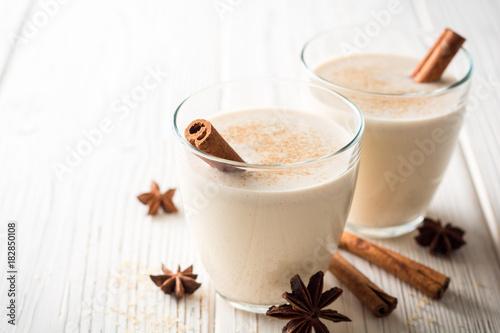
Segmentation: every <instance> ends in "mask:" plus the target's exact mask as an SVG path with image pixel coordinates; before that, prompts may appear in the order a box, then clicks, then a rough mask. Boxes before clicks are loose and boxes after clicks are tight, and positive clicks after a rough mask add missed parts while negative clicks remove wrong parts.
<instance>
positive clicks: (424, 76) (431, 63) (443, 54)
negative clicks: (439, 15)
mask: <svg viewBox="0 0 500 333" xmlns="http://www.w3.org/2000/svg"><path fill="white" fill-rule="evenodd" d="M464 42H465V38H463V37H462V36H460V35H459V34H457V33H455V32H453V31H452V30H450V29H448V28H446V29H444V31H443V32H442V33H441V35H440V36H439V38H438V39H437V40H436V42H435V43H434V45H432V47H431V48H430V49H429V51H427V54H426V55H425V57H424V58H423V59H422V60H421V61H420V63H419V64H418V65H417V67H416V68H415V69H414V70H413V72H412V73H411V75H410V77H412V78H414V79H415V82H417V83H427V82H434V81H436V80H439V79H440V78H441V75H443V72H444V70H445V69H446V67H448V64H449V63H450V62H451V60H452V59H453V57H454V56H455V54H456V53H457V52H458V50H460V47H461V46H462V44H463V43H464Z"/></svg>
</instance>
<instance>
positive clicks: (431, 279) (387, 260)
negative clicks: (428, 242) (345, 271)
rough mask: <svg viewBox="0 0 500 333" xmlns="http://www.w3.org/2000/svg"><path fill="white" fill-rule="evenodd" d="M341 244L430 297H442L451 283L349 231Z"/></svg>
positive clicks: (427, 269)
mask: <svg viewBox="0 0 500 333" xmlns="http://www.w3.org/2000/svg"><path fill="white" fill-rule="evenodd" d="M339 246H340V247H341V248H342V249H344V250H347V251H349V252H352V253H354V254H356V255H358V256H360V257H363V258H365V259H366V260H368V261H370V262H372V263H374V264H375V265H377V266H380V267H382V268H383V269H385V270H386V271H388V272H390V273H392V274H394V275H396V276H397V277H398V278H400V279H401V280H403V281H405V282H407V283H408V284H410V285H412V286H413V287H415V288H417V289H418V290H420V291H421V292H423V293H424V294H426V295H427V296H429V297H430V298H433V299H440V298H442V297H443V295H444V293H445V291H446V289H448V285H449V284H450V278H449V277H448V276H446V275H444V274H441V273H439V272H437V271H435V270H433V269H432V268H430V267H427V266H424V265H422V264H419V263H418V262H416V261H413V260H411V259H409V258H407V257H405V256H402V255H400V254H397V253H396V252H393V251H391V250H389V249H386V248H384V247H382V246H379V245H376V244H373V243H370V242H368V241H366V240H363V239H361V238H359V237H357V236H354V235H352V234H350V233H348V232H345V231H344V233H343V234H342V237H341V239H340V244H339Z"/></svg>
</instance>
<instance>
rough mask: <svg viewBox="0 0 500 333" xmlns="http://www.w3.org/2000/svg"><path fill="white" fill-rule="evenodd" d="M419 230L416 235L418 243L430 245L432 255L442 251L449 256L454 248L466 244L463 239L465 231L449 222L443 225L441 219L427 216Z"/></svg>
mask: <svg viewBox="0 0 500 333" xmlns="http://www.w3.org/2000/svg"><path fill="white" fill-rule="evenodd" d="M418 231H419V232H420V234H419V235H418V236H416V237H415V239H416V240H417V243H418V244H420V245H422V246H430V250H429V252H430V253H431V254H432V255H436V254H437V253H438V252H440V253H442V254H444V255H446V256H448V255H450V253H451V252H452V251H453V250H456V249H458V248H459V247H461V246H463V245H465V241H464V239H463V236H464V234H465V231H463V230H462V229H460V228H457V227H454V226H452V225H451V224H449V223H448V224H446V225H445V226H444V227H443V226H442V225H441V221H440V220H433V219H430V218H427V217H426V218H425V219H424V223H423V225H422V226H421V227H420V228H418Z"/></svg>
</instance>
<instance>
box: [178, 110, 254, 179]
mask: <svg viewBox="0 0 500 333" xmlns="http://www.w3.org/2000/svg"><path fill="white" fill-rule="evenodd" d="M184 137H185V138H186V140H187V141H188V142H189V143H190V144H191V145H192V146H193V147H195V148H198V149H199V150H201V151H202V152H204V153H207V154H209V155H212V156H215V157H219V158H224V159H226V160H231V161H236V162H245V161H243V159H242V158H241V157H240V155H238V153H237V152H235V151H234V149H233V148H232V147H231V146H230V145H229V143H227V141H226V140H224V138H223V137H222V136H221V135H220V134H219V132H217V130H216V129H215V127H214V126H213V125H212V124H211V123H210V122H209V121H208V120H205V119H196V120H194V121H192V122H191V123H190V124H189V125H188V127H186V130H185V131H184ZM201 159H203V160H204V161H205V162H207V163H208V164H210V165H211V166H213V167H214V168H217V169H219V170H220V171H224V172H232V171H238V170H240V169H238V168H236V167H232V166H229V165H226V164H224V163H222V162H215V161H211V160H209V159H208V158H203V157H201Z"/></svg>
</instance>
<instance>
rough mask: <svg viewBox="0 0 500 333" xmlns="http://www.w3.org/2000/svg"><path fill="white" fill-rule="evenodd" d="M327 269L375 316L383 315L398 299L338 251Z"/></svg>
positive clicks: (393, 306)
mask: <svg viewBox="0 0 500 333" xmlns="http://www.w3.org/2000/svg"><path fill="white" fill-rule="evenodd" d="M329 270H330V271H331V272H332V273H333V274H334V275H335V276H336V277H337V278H338V279H339V280H340V281H341V282H342V283H343V284H345V285H346V287H347V288H348V289H349V290H350V291H351V292H352V293H353V294H354V295H355V296H356V297H357V298H358V299H359V300H360V301H361V302H362V303H363V304H364V305H366V306H367V307H368V309H369V310H370V311H371V313H373V314H374V315H375V316H377V317H385V316H388V315H390V314H391V312H392V311H393V310H394V309H395V308H396V306H397V305H398V299H397V298H395V297H392V296H390V295H388V294H386V293H385V292H384V291H383V290H382V289H380V288H379V287H378V286H377V285H375V284H374V283H373V282H371V281H370V280H369V279H368V278H367V277H366V276H364V275H363V273H361V272H360V271H358V270H357V269H356V268H355V267H354V266H352V265H351V264H350V263H349V262H347V260H345V259H344V257H342V256H341V255H340V254H339V253H338V252H337V253H335V254H334V256H333V258H332V260H331V261H330V267H329Z"/></svg>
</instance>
